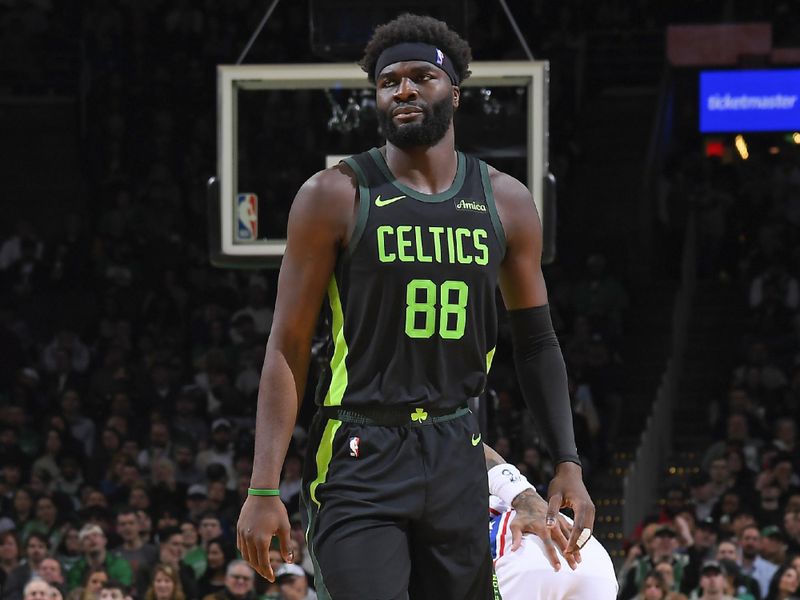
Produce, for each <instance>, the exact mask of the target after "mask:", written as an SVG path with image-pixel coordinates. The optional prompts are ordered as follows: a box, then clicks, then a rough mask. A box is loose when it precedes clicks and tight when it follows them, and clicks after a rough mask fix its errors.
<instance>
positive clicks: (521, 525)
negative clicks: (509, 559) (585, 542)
mask: <svg viewBox="0 0 800 600" xmlns="http://www.w3.org/2000/svg"><path fill="white" fill-rule="evenodd" d="M511 505H512V506H513V507H514V510H515V511H516V515H514V520H513V521H511V525H510V529H511V551H512V552H516V550H517V549H518V548H519V547H520V546H521V545H522V534H524V533H532V534H534V535H536V536H538V537H539V538H540V539H541V540H542V542H544V548H545V553H546V554H547V559H548V560H549V561H550V564H551V565H553V570H555V571H559V570H560V569H561V560H559V558H558V550H560V551H561V554H562V555H563V556H564V559H565V560H566V561H567V564H569V566H570V568H571V569H572V570H573V571H574V570H575V569H576V568H577V567H578V563H579V562H581V555H580V552H573V553H570V554H567V553H566V549H567V538H568V537H569V535H570V533H571V532H572V527H571V526H570V524H569V522H568V521H567V520H566V519H565V518H564V516H563V515H561V514H559V515H558V517H557V521H558V525H557V526H556V527H548V525H547V512H548V506H547V502H545V501H544V498H542V497H541V496H540V495H539V494H537V493H536V492H534V491H533V490H526V491H524V492H522V493H521V494H519V495H518V496H517V497H516V498H514V501H513V502H512V503H511Z"/></svg>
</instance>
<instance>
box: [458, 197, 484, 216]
mask: <svg viewBox="0 0 800 600" xmlns="http://www.w3.org/2000/svg"><path fill="white" fill-rule="evenodd" d="M453 203H454V204H455V206H456V210H471V211H472V212H479V213H485V212H486V211H487V210H488V209H487V208H486V205H485V204H483V203H481V202H475V201H474V200H466V199H464V198H462V199H461V200H454V201H453Z"/></svg>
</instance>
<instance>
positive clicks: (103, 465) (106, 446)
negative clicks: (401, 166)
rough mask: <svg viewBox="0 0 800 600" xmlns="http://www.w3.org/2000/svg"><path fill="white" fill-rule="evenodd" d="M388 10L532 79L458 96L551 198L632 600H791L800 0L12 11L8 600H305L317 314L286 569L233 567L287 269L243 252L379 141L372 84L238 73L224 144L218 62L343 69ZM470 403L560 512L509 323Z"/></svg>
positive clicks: (3, 249) (3, 108)
mask: <svg viewBox="0 0 800 600" xmlns="http://www.w3.org/2000/svg"><path fill="white" fill-rule="evenodd" d="M402 12H415V13H419V14H428V15H431V16H434V17H436V18H439V19H442V20H445V21H447V22H448V23H449V24H450V26H451V27H452V28H454V29H455V30H457V31H458V32H459V33H460V34H461V35H463V36H464V37H465V38H466V39H467V40H468V42H469V43H470V45H471V47H472V53H473V57H474V59H475V61H476V64H477V63H482V62H487V63H493V64H494V63H496V64H498V65H500V66H498V67H497V69H499V70H500V71H502V69H504V68H506V69H509V68H512V67H513V66H514V65H522V66H523V67H525V68H527V67H526V65H527V66H530V65H533V64H538V65H540V66H541V69H542V70H541V71H536V73H537V74H534V75H533V76H532V80H535V81H538V82H539V83H541V82H542V81H544V82H545V84H546V85H545V87H543V88H541V89H539V88H535V87H532V86H531V87H525V85H526V84H524V83H520V82H521V81H522V80H519V81H520V82H517V80H514V82H516V83H514V82H512V84H511V85H504V84H503V83H502V81H501V80H502V74H500V75H497V78H496V79H491V80H489V79H487V80H486V81H483V80H481V81H480V82H478V83H477V84H476V85H474V86H472V87H468V88H467V87H465V89H464V107H463V108H464V110H463V111H460V112H459V113H458V114H457V117H456V123H457V126H456V128H457V131H458V132H459V133H458V135H457V139H456V142H457V145H459V147H461V148H463V149H465V150H467V151H469V152H474V153H476V154H478V155H479V156H482V157H485V159H486V160H487V161H488V162H490V163H492V164H495V165H497V166H498V167H499V168H501V169H503V170H505V171H507V172H509V173H512V174H514V175H515V176H517V177H519V178H520V179H521V180H522V181H523V182H524V183H526V185H528V187H530V188H531V189H532V190H538V193H539V195H540V196H541V197H539V198H535V200H536V202H537V206H538V207H539V209H540V212H542V213H543V214H542V217H543V222H544V227H545V240H546V248H545V250H546V252H545V254H546V261H545V262H546V264H545V265H544V267H543V269H544V275H545V279H546V281H547V286H548V292H549V302H550V307H551V312H552V317H553V321H554V326H555V329H556V332H557V334H558V337H559V340H560V344H561V348H562V351H563V355H564V358H565V361H566V364H567V371H568V374H569V383H570V396H571V400H572V408H573V413H574V416H573V420H574V428H575V433H576V437H577V445H578V450H579V453H580V456H581V459H582V462H583V467H584V477H585V480H586V483H587V488H588V490H589V492H590V494H591V496H592V499H593V501H594V503H595V505H596V509H597V517H596V521H595V530H594V536H595V538H596V539H597V540H599V541H600V542H601V543H602V544H603V546H604V547H605V548H606V549H607V550H608V552H609V554H610V555H611V557H612V560H613V562H614V566H615V569H616V571H617V575H618V578H619V586H620V587H619V590H620V591H619V598H620V599H621V600H631V599H633V598H647V599H658V598H670V599H672V600H675V599H679V598H730V597H733V598H739V599H752V600H771V599H778V598H780V599H788V598H796V597H800V591H799V590H798V582H800V575H799V573H800V440H799V439H798V431H797V429H798V423H797V419H798V415H799V414H800V283H799V280H800V99H799V98H800V7H798V4H797V2H796V1H795V0H764V1H760V2H751V1H747V0H709V1H705V2H694V1H690V0H677V1H674V2H657V1H654V0H641V1H638V2H630V1H628V0H597V1H594V2H589V1H586V0H583V1H581V0H563V1H555V0H551V1H547V0H526V1H522V0H482V1H480V2H478V1H470V0H440V1H430V2H422V1H411V0H409V1H408V2H403V1H398V2H392V3H389V2H385V1H382V0H373V1H371V2H366V1H364V0H328V1H324V0H310V1H308V2H297V1H292V0H284V1H283V2H280V1H277V0H274V1H268V0H204V1H196V2H192V1H191V0H174V1H169V0H141V1H139V0H83V1H70V0H65V1H61V0H0V157H2V158H1V159H0V182H2V183H1V184H0V202H2V219H0V590H1V592H2V593H1V595H0V600H22V599H23V598H25V600H44V598H45V595H47V594H49V596H47V597H51V598H58V597H59V596H61V597H62V598H65V599H66V598H70V599H72V600H95V599H98V600H99V599H100V598H101V595H102V594H105V591H103V592H101V591H100V590H101V588H102V584H103V581H104V580H114V581H116V582H118V583H119V584H120V585H121V589H122V594H123V595H125V596H130V597H131V598H134V599H142V600H144V599H146V600H156V599H157V600H196V599H205V600H255V599H256V598H259V599H261V600H267V599H286V600H296V599H304V598H316V597H317V596H316V595H315V593H314V590H313V578H307V577H305V575H306V574H310V573H313V564H312V560H311V557H310V556H309V553H308V552H307V548H306V541H305V538H304V533H305V532H304V531H303V527H302V525H301V523H300V516H299V511H300V506H299V492H300V487H301V484H300V473H301V471H302V467H303V461H304V459H305V449H306V441H307V437H308V426H309V423H310V420H311V417H312V416H313V413H314V410H315V409H314V401H313V394H314V389H315V385H316V380H317V377H318V375H319V374H320V372H321V370H322V368H323V367H324V362H325V361H326V360H328V357H327V356H326V355H325V348H326V346H327V340H326V339H325V336H324V334H323V333H322V332H324V331H326V327H325V326H324V323H321V324H320V327H319V331H320V334H319V335H317V336H316V337H315V339H314V343H313V345H312V359H311V368H310V371H309V381H308V384H307V386H306V398H305V399H304V402H303V405H302V408H301V410H300V414H299V418H298V423H297V426H296V428H295V430H294V433H293V435H292V440H291V444H290V448H289V453H288V455H287V458H286V461H285V464H284V470H283V474H282V479H281V482H280V498H281V500H282V501H283V502H284V503H285V505H286V508H287V511H288V514H289V515H290V521H291V523H292V536H291V538H292V542H291V544H292V547H293V548H294V552H295V563H296V564H295V565H294V566H291V567H289V566H281V563H282V558H281V557H280V553H279V552H277V551H272V552H271V553H270V561H271V562H272V564H273V568H274V569H276V571H277V572H278V573H279V574H280V577H279V578H278V582H277V583H274V584H273V583H270V582H268V581H266V580H265V579H263V578H261V577H260V576H258V575H255V576H254V574H253V571H252V570H250V568H249V567H248V566H247V565H246V564H245V563H237V562H235V561H236V560H237V559H238V555H237V550H236V522H237V518H238V515H239V509H240V508H241V506H242V503H243V501H244V499H245V498H246V495H247V489H248V486H249V484H250V475H251V470H252V465H253V443H254V426H255V410H256V400H257V390H258V385H259V379H260V372H261V366H262V363H263V358H264V351H265V344H266V341H267V338H268V336H269V333H270V328H271V326H272V318H273V308H274V301H275V292H276V285H277V274H278V269H277V267H278V266H279V263H280V251H279V252H277V253H276V254H274V255H269V256H267V254H268V253H267V251H265V250H263V248H262V246H258V244H253V245H252V246H250V247H248V246H247V243H248V242H257V241H258V240H271V239H272V240H278V241H280V240H282V239H283V238H284V237H285V235H286V219H287V214H288V210H289V207H290V205H291V199H292V197H293V196H294V193H295V191H296V190H297V187H298V186H299V185H300V183H302V181H304V180H305V179H306V178H307V177H309V176H310V175H311V174H313V173H314V172H316V171H318V170H320V169H322V168H324V167H325V165H326V160H327V159H330V158H331V157H334V159H335V160H338V159H336V158H335V157H337V156H342V155H343V156H347V155H349V154H353V153H355V152H360V151H362V150H364V149H366V148H368V147H370V146H372V145H380V144H382V143H383V142H382V141H381V138H380V137H379V136H378V134H377V133H376V131H377V130H376V117H375V102H374V97H373V92H372V91H371V90H370V88H369V87H368V86H367V85H366V84H365V85H363V86H362V88H361V89H359V88H357V87H352V88H348V87H347V86H342V85H336V84H335V81H334V82H330V83H325V82H323V83H320V84H319V85H317V86H316V87H314V88H313V89H311V87H308V88H304V87H303V86H302V85H298V84H296V83H295V84H286V83H281V84H280V85H276V86H273V87H272V88H268V89H267V88H258V86H255V87H253V85H252V84H251V87H249V88H248V87H247V85H245V86H243V87H242V90H241V91H238V92H236V94H237V95H236V98H237V102H238V104H237V105H236V109H235V118H234V119H233V121H231V123H233V125H232V127H233V129H231V128H229V129H228V130H226V129H225V126H224V124H225V123H226V122H227V121H225V119H226V118H227V116H226V114H225V113H224V112H223V109H222V108H221V107H222V105H221V103H220V102H221V101H220V98H221V97H222V90H223V87H222V86H221V83H220V81H221V79H220V75H219V73H221V72H222V71H221V70H220V69H219V68H218V67H219V66H221V65H225V66H235V65H237V64H238V65H241V66H243V67H253V68H255V66H256V65H258V66H259V67H270V66H279V65H283V66H282V67H280V68H285V69H287V72H291V71H293V70H294V69H293V68H292V67H293V65H294V66H296V68H297V69H299V68H300V65H301V64H303V65H317V66H318V67H320V68H329V67H330V66H331V65H336V64H339V65H345V66H346V67H347V68H350V69H355V67H354V66H353V65H354V63H355V62H356V61H357V60H358V59H359V58H360V56H361V53H362V50H363V47H364V44H365V43H366V41H367V40H368V39H369V37H370V35H371V32H372V30H373V29H374V27H375V25H377V24H380V23H383V22H386V21H388V20H391V19H393V18H394V17H395V16H397V15H399V14H401V13H402ZM347 65H349V66H347ZM493 68H494V67H493ZM531 68H532V67H531ZM259 72H260V71H259ZM498 72H499V71H498ZM537 77H538V79H537ZM325 81H328V80H325ZM365 81H366V78H365ZM537 90H538V92H537ZM536 93H541V97H538V96H537V98H539V100H541V102H542V103H541V104H536V105H535V106H536V107H537V109H536V110H537V111H538V113H537V114H538V115H539V117H543V118H542V120H541V121H536V122H535V123H534V121H532V120H531V117H532V116H534V115H531V113H529V112H526V111H527V110H528V108H527V107H529V106H534V104H533V103H529V100H530V101H531V102H532V101H533V100H534V99H535V98H534V96H533V95H534V94H536ZM539 100H537V102H538V101H539ZM228 114H233V113H228ZM231 131H235V135H233V136H232V139H234V140H235V143H236V146H235V147H233V148H229V149H228V151H229V154H228V155H227V156H228V158H230V161H229V164H230V165H231V169H232V171H231V173H228V175H231V174H232V175H233V176H234V177H235V181H236V182H238V187H235V188H233V192H234V193H233V194H232V195H230V196H226V195H225V193H224V189H222V191H221V187H220V184H221V183H222V184H223V186H224V183H225V179H224V176H225V174H224V173H223V172H222V170H221V168H220V165H221V164H223V162H224V161H225V160H227V159H226V158H225V156H226V155H225V149H224V148H223V146H224V145H223V144H221V142H220V140H221V139H222V138H223V137H224V136H225V135H227V134H230V133H231ZM459 136H460V137H459ZM537 136H539V139H540V140H541V141H542V144H543V145H542V147H539V148H538V149H537V147H536V146H535V140H536V139H537ZM532 153H533V154H532ZM231 157H232V158H231ZM534 165H535V167H534ZM535 195H536V194H535ZM234 203H236V204H235V205H234ZM243 211H244V212H243ZM225 215H227V217H226V216H225ZM243 215H244V216H243ZM228 217H231V218H232V222H229V221H231V219H228V221H225V219H226V218H228ZM226 223H227V225H226ZM224 227H228V229H227V230H224V229H221V228H224ZM225 231H227V232H228V234H229V235H228V237H231V236H232V237H233V240H234V241H233V242H232V246H231V247H236V248H240V250H239V253H238V254H237V255H236V256H235V257H234V258H231V257H230V256H227V257H226V256H223V255H224V254H225V252H224V249H223V250H221V247H222V246H221V244H222V242H223V240H222V238H224V237H225V235H227V234H226V233H225ZM221 232H222V233H221ZM248 236H249V237H248ZM237 242H240V243H239V244H238V245H236V243H237ZM264 247H266V245H264ZM241 248H244V250H241ZM248 248H250V249H248ZM500 304H502V303H500ZM473 410H475V411H476V412H477V413H478V415H479V416H480V419H481V424H482V427H483V431H482V435H483V440H484V441H486V442H487V443H489V444H490V445H491V446H493V447H494V448H495V449H496V450H497V451H498V452H499V453H500V454H501V455H502V456H503V457H505V458H506V459H507V460H508V462H511V463H514V464H515V465H517V467H518V468H519V469H520V471H522V472H523V473H524V474H525V475H526V476H527V478H528V479H529V481H530V482H531V483H533V484H534V485H535V487H536V488H537V490H538V491H539V492H540V493H541V494H542V495H543V496H545V497H546V495H547V484H548V482H549V481H550V478H551V476H552V473H553V465H552V463H551V461H550V458H549V456H548V454H547V451H546V449H545V446H544V443H543V439H542V437H541V435H540V433H539V430H538V429H537V424H536V423H535V421H534V420H533V418H532V416H531V415H530V413H529V411H528V410H527V409H526V408H525V405H524V403H523V401H522V398H521V394H520V390H519V387H518V383H517V378H516V374H515V370H514V365H513V360H512V352H511V335H510V331H509V327H508V325H507V322H506V320H505V315H501V328H500V336H499V339H498V346H497V352H496V355H495V357H494V362H493V365H492V369H491V372H490V374H489V385H488V387H487V389H486V390H485V393H484V395H483V396H481V397H480V398H477V399H475V400H474V402H473ZM365 560H367V557H365ZM709 561H717V562H709ZM159 565H161V566H159ZM164 565H166V566H164ZM714 565H716V567H715V566H714ZM714 568H717V570H718V571H719V572H720V573H721V574H722V575H723V576H724V577H723V580H724V585H723V588H724V590H723V591H724V592H725V593H727V594H728V595H714V594H715V593H716V592H714V590H709V584H708V581H709V580H710V579H711V575H710V574H712V575H713V570H714ZM278 569H280V570H278ZM651 571H655V572H656V573H657V574H656V575H650V573H651ZM38 578H41V579H42V580H44V581H45V582H47V584H48V585H49V587H48V588H47V591H46V592H41V593H42V594H45V595H40V596H36V595H35V594H36V590H35V589H34V588H35V586H33V587H31V586H30V585H28V584H29V582H30V581H33V580H36V581H38ZM166 579H169V580H170V581H171V582H172V583H171V585H172V587H171V588H169V584H168V583H163V581H164V580H166ZM158 581H161V582H162V583H161V584H158ZM159 585H162V587H163V586H166V587H167V588H169V590H171V591H169V590H167V592H164V590H163V589H162V588H160V587H159ZM711 587H713V586H711ZM181 594H182V595H181ZM320 597H321V596H320ZM102 598H103V600H112V598H111V596H105V595H102ZM121 599H122V596H120V597H119V598H116V597H115V598H113V600H121ZM512 600H513V599H512Z"/></svg>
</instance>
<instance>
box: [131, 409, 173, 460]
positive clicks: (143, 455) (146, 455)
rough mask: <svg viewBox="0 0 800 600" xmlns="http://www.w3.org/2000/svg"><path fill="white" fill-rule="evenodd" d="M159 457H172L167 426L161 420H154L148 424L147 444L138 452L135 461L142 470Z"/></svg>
mask: <svg viewBox="0 0 800 600" xmlns="http://www.w3.org/2000/svg"><path fill="white" fill-rule="evenodd" d="M160 458H166V459H171V458H172V442H171V440H170V432H169V426H168V425H167V424H166V423H164V422H163V421H156V422H154V423H151V425H150V435H149V439H148V446H147V447H146V448H144V449H143V450H142V451H141V452H139V456H138V459H137V462H138V464H139V467H140V468H141V469H142V470H143V471H149V470H150V469H151V468H152V465H153V463H154V462H155V461H156V460H158V459H160Z"/></svg>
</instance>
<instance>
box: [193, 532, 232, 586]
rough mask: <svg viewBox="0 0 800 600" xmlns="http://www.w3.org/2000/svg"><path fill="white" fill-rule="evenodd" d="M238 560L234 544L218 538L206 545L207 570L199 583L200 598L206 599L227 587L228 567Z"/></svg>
mask: <svg viewBox="0 0 800 600" xmlns="http://www.w3.org/2000/svg"><path fill="white" fill-rule="evenodd" d="M235 558H236V548H235V547H234V546H233V544H231V543H229V542H227V541H225V540H224V539H223V538H222V537H217V538H214V539H212V540H210V541H209V542H208V544H207V545H206V570H205V573H203V576H202V577H201V578H200V579H199V580H198V581H197V593H198V597H200V598H205V597H207V596H209V595H212V594H215V593H216V592H219V591H220V590H222V589H223V588H224V587H225V584H226V576H227V569H228V565H229V564H230V563H231V561H233V560H234V559H235Z"/></svg>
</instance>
